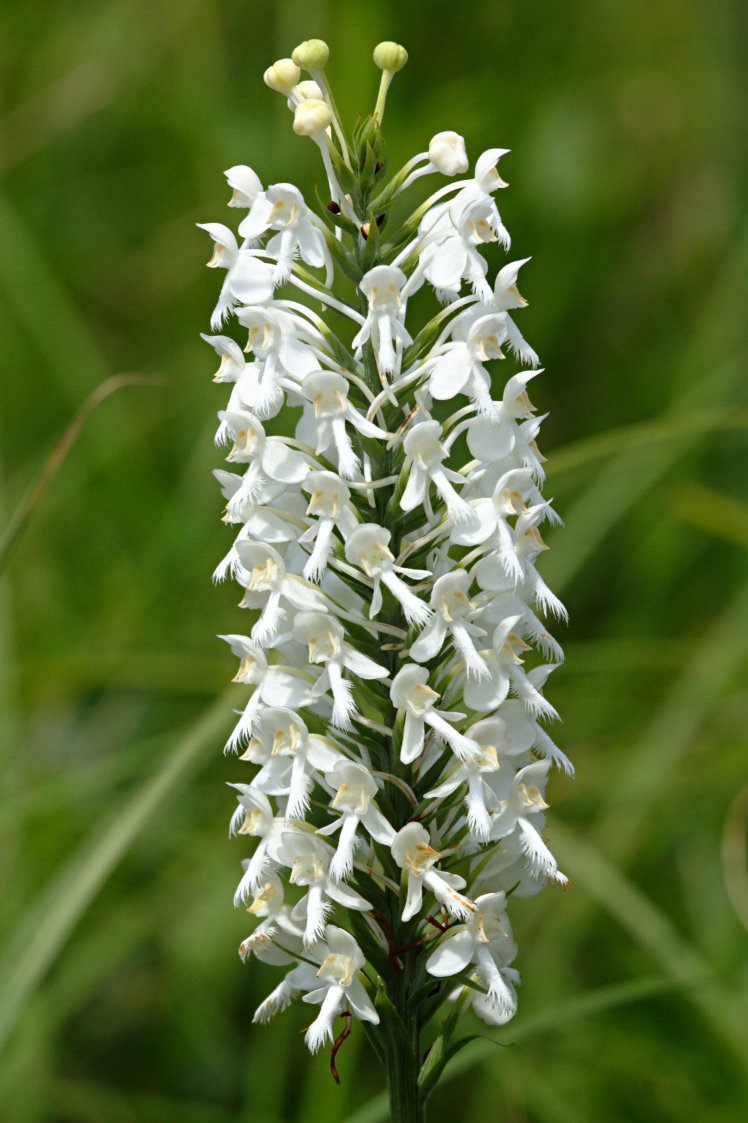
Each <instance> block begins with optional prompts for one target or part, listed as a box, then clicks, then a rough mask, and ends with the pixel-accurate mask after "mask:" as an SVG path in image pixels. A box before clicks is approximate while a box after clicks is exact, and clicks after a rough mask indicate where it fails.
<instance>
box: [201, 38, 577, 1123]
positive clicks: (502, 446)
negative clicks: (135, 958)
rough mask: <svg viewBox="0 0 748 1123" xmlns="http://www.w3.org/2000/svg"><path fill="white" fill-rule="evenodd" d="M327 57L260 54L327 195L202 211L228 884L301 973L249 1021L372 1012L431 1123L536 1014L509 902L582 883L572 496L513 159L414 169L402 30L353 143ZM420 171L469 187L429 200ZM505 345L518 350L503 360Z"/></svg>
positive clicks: (316, 43) (283, 191)
mask: <svg viewBox="0 0 748 1123" xmlns="http://www.w3.org/2000/svg"><path fill="white" fill-rule="evenodd" d="M327 57H328V49H327V47H326V45H325V44H324V43H323V42H321V41H320V40H310V41H308V42H306V43H302V44H301V45H300V46H299V47H298V48H297V49H296V50H295V51H294V52H293V57H292V59H281V60H280V61H279V62H276V63H275V64H274V65H273V66H271V67H270V68H269V70H268V71H266V73H265V82H266V83H267V85H268V86H270V87H271V88H272V89H274V90H276V91H278V92H279V93H281V94H282V95H283V96H284V97H285V98H287V102H288V107H289V109H290V110H291V112H292V114H293V128H294V131H295V132H296V133H297V134H299V135H301V136H308V137H310V138H311V140H312V141H314V143H315V144H316V145H317V146H318V148H319V151H320V155H321V158H322V163H323V168H324V174H325V186H324V189H323V191H322V192H321V193H320V191H317V192H316V193H314V194H313V195H312V196H311V197H308V199H307V200H305V199H304V198H303V197H302V194H301V192H300V191H299V189H298V188H297V187H295V186H293V185H292V184H289V183H276V184H273V185H271V186H268V187H263V185H262V183H261V182H260V180H259V178H258V176H257V174H256V173H255V172H254V171H253V170H252V169H250V168H249V167H247V166H245V165H238V166H235V167H232V168H230V169H229V170H228V171H227V172H226V178H227V180H228V183H229V185H230V187H231V188H232V189H233V195H232V197H231V199H230V202H229V206H231V207H234V208H238V209H239V210H240V211H244V212H245V213H244V215H243V217H242V218H241V221H240V222H239V225H238V237H237V236H235V235H234V233H233V232H232V231H231V230H230V229H229V228H228V227H227V226H225V225H223V224H220V223H207V224H205V225H204V227H203V229H205V230H206V231H207V233H208V235H209V236H210V238H211V239H212V240H213V242H214V245H215V251H214V254H213V258H212V260H211V261H210V263H209V264H210V265H211V266H213V267H217V268H219V269H223V270H225V279H224V281H223V285H222V288H221V291H220V296H219V299H218V303H217V306H216V308H215V311H214V313H213V317H212V321H211V324H212V328H213V331H214V332H215V333H218V332H220V330H221V327H222V325H223V324H224V323H225V322H226V321H228V320H232V321H235V326H236V328H237V332H236V334H238V335H239V336H240V338H241V341H240V342H237V341H236V339H234V338H233V336H229V335H223V334H212V335H205V336H204V337H203V338H204V339H205V340H206V342H207V343H208V344H209V345H210V346H211V347H212V348H213V349H214V350H215V352H216V353H217V355H218V356H219V358H220V365H219V368H218V372H217V374H216V375H215V380H216V381H217V382H223V383H228V384H229V385H230V394H229V399H228V403H227V405H226V408H225V410H222V411H221V412H220V413H219V415H218V417H219V422H220V424H219V428H218V433H217V442H218V443H220V444H226V445H228V446H230V452H229V453H228V456H227V458H226V459H227V461H228V462H229V465H230V470H229V471H216V473H215V475H216V477H217V479H218V482H219V484H220V487H221V491H222V493H223V497H224V499H225V502H226V507H225V514H224V516H223V518H224V521H225V522H226V523H228V524H231V525H233V526H235V527H238V533H237V535H236V538H235V540H234V543H233V545H232V546H231V548H230V549H229V551H228V553H227V555H226V557H225V558H224V559H223V561H222V562H221V563H220V565H219V566H218V568H217V570H216V574H215V576H216V578H217V579H224V578H230V579H232V580H234V581H236V582H238V584H239V585H240V586H241V587H242V589H243V590H244V592H243V596H242V599H241V602H240V607H241V608H243V609H245V610H246V611H245V613H244V617H243V618H244V620H245V621H246V622H245V624H244V626H243V627H242V628H241V630H240V632H238V633H237V634H232V635H225V636H222V637H221V638H222V639H223V640H225V641H226V643H227V644H228V645H229V646H230V648H231V651H232V652H233V654H234V655H235V656H236V658H237V659H238V660H239V668H238V671H237V673H236V675H235V678H234V681H235V682H237V683H241V684H246V685H247V686H249V687H250V693H249V695H248V697H247V698H246V700H245V702H244V704H243V708H242V709H241V710H240V712H239V719H238V721H237V723H236V727H235V729H234V731H233V733H232V734H231V737H230V739H229V742H228V745H227V750H228V751H230V752H233V753H238V754H239V759H240V760H241V761H243V762H245V767H246V768H247V775H245V776H244V778H243V779H242V780H241V782H238V783H236V784H234V785H233V786H234V788H235V789H236V796H237V807H236V810H235V813H234V815H233V817H232V820H231V833H232V834H237V835H240V836H241V837H242V839H243V840H244V842H245V845H247V856H246V857H245V859H244V861H243V875H242V877H241V880H240V882H239V885H238V888H237V890H236V897H235V902H236V904H237V905H244V906H245V907H246V909H247V912H248V914H249V915H250V917H251V918H253V920H255V921H256V922H257V923H256V925H255V926H254V928H253V930H252V931H251V932H250V933H249V934H248V935H247V936H246V938H245V939H244V940H243V942H242V944H241V946H240V955H241V957H242V959H244V960H249V959H251V958H252V957H256V958H257V959H258V960H260V961H262V962H264V963H268V964H272V965H274V966H276V967H277V968H278V969H279V970H280V971H281V972H282V976H281V978H280V981H279V982H278V985H277V986H276V987H275V988H274V990H273V991H272V992H271V994H269V995H268V997H267V998H266V999H265V1001H264V1002H262V1004H261V1005H260V1006H259V1008H258V1009H257V1011H256V1013H255V1015H254V1020H255V1021H256V1022H268V1021H270V1020H271V1019H272V1018H274V1017H275V1016H276V1015H277V1014H279V1013H280V1012H281V1011H283V1010H285V1009H286V1007H287V1006H288V1005H289V1004H290V1003H291V1002H292V1001H294V1000H296V999H300V1000H301V1001H302V1002H305V1003H309V1004H310V1006H311V1009H310V1019H309V1025H308V1028H307V1029H306V1032H305V1040H306V1043H307V1045H308V1046H309V1048H310V1049H311V1050H312V1051H313V1052H315V1051H317V1050H319V1049H320V1048H321V1047H322V1046H323V1045H325V1043H330V1044H332V1045H333V1059H332V1066H333V1073H334V1074H336V1072H335V1053H336V1052H337V1049H338V1048H339V1047H340V1045H341V1043H342V1041H343V1040H344V1039H345V1037H346V1035H347V1033H348V1030H349V1029H350V1024H351V1020H352V1019H358V1020H360V1021H361V1023H362V1024H363V1026H364V1029H365V1030H366V1032H367V1034H368V1036H369V1038H370V1040H371V1043H372V1046H373V1048H374V1050H375V1052H376V1054H377V1055H378V1056H379V1058H380V1059H381V1060H382V1062H383V1064H384V1065H385V1067H386V1071H387V1077H388V1084H389V1087H390V1096H391V1118H392V1119H393V1120H396V1121H402V1120H408V1121H409V1123H412V1121H414V1120H415V1121H418V1120H420V1119H423V1118H424V1110H425V1107H424V1105H425V1102H426V1099H427V1097H428V1095H429V1093H430V1091H431V1090H432V1089H433V1087H434V1084H435V1083H436V1080H437V1079H438V1077H439V1075H440V1072H441V1070H442V1069H443V1067H444V1065H445V1064H446V1062H447V1061H448V1059H449V1058H450V1056H452V1055H453V1054H454V1051H455V1049H456V1048H457V1047H459V1040H458V1039H457V1038H456V1037H455V1033H456V1027H457V1022H458V1018H459V1016H460V1015H461V1014H462V1013H463V1012H464V1011H465V1010H466V1009H468V1008H471V1009H472V1010H473V1011H474V1013H475V1014H477V1015H478V1017H479V1018H482V1019H483V1020H484V1021H485V1022H488V1023H489V1024H491V1025H494V1026H497V1025H503V1024H504V1023H506V1022H507V1021H508V1020H509V1019H510V1018H511V1017H512V1016H513V1014H514V1012H515V1009H516V1005H517V991H516V988H517V984H518V982H519V975H518V973H517V970H516V969H515V967H514V966H513V964H514V961H515V957H516V955H517V946H516V944H515V942H514V940H513V938H512V927H511V923H510V921H509V916H508V911H509V904H510V901H511V899H512V898H514V897H526V896H530V895H532V894H533V893H536V892H537V891H539V890H540V889H541V888H542V886H543V884H544V883H545V882H547V881H555V882H560V883H564V882H565V881H566V878H565V877H564V875H563V874H562V873H561V872H560V871H559V869H558V866H557V863H556V860H555V859H554V857H553V855H552V854H551V852H550V850H549V849H548V846H547V845H546V842H545V841H544V839H543V835H542V831H543V828H544V824H545V811H546V808H547V806H548V804H547V803H546V801H545V787H546V781H547V779H548V773H549V769H550V767H551V765H552V764H555V765H557V766H560V767H561V768H562V769H563V770H565V771H566V772H569V773H570V772H571V765H570V764H569V761H568V759H567V758H566V756H565V755H564V754H563V752H562V751H561V750H560V749H559V748H558V747H557V746H556V745H555V744H554V742H553V741H552V740H551V738H550V736H549V734H548V731H547V728H546V723H547V722H548V721H549V720H550V719H553V718H555V717H556V716H557V715H556V712H555V710H554V708H553V706H552V705H551V704H550V703H549V702H548V701H547V700H546V698H545V697H544V694H543V688H544V685H545V682H546V679H547V678H548V676H549V674H550V672H551V671H552V670H553V669H554V668H555V667H556V666H557V665H558V664H559V662H560V660H561V658H562V653H561V649H560V647H559V645H558V643H557V642H556V640H555V639H554V638H553V637H552V636H551V634H550V633H549V631H548V629H547V625H546V623H545V622H544V620H545V619H546V618H548V617H549V616H556V617H563V616H564V609H563V606H562V605H561V604H560V602H559V601H558V599H557V598H556V597H555V596H554V595H553V593H552V592H551V591H550V590H549V588H548V587H547V585H546V584H545V582H544V581H543V578H542V577H541V576H540V574H539V572H538V570H537V568H536V560H537V558H538V556H539V554H540V553H541V552H542V551H543V550H544V549H545V545H544V543H543V540H542V538H541V527H542V525H543V523H544V522H545V521H548V522H550V523H554V522H558V518H557V516H556V514H555V512H554V510H553V508H552V507H551V505H550V502H549V501H548V500H546V499H544V498H543V495H542V494H541V490H540V489H541V486H542V483H543V467H542V464H543V457H542V456H541V455H540V453H539V451H538V447H537V444H536V438H537V436H538V431H539V428H540V422H541V420H542V418H541V417H538V416H537V415H536V413H535V410H534V408H533V406H532V404H531V402H530V399H529V397H528V389H529V384H530V382H531V381H533V380H534V379H535V377H536V376H537V375H538V374H539V373H541V372H540V371H539V370H538V369H537V363H538V360H537V356H536V355H535V352H534V351H533V350H532V348H531V347H530V346H529V345H528V344H527V343H526V342H525V340H524V338H523V336H522V334H521V332H520V330H519V328H518V326H517V325H516V323H515V319H514V316H515V313H516V312H517V311H518V310H521V309H522V308H523V307H524V306H525V304H526V301H525V300H524V299H523V298H522V296H521V295H520V293H519V290H518V288H517V274H518V272H519V269H520V267H521V266H522V265H523V264H524V261H522V260H515V261H510V262H509V263H508V264H505V265H503V267H501V268H499V270H498V273H497V275H496V277H495V279H494V280H493V281H491V280H490V279H489V270H488V264H487V262H486V259H485V258H484V256H483V254H482V249H483V248H484V247H485V246H487V245H489V244H490V243H496V242H498V243H500V245H501V246H502V247H503V249H504V250H505V251H507V250H508V249H509V234H508V233H507V231H506V229H505V227H504V225H503V223H502V221H501V217H500V215H499V211H498V208H497V205H496V201H495V197H494V196H495V195H496V193H497V192H498V191H499V190H500V189H501V190H503V189H504V188H505V187H506V183H505V182H504V180H503V179H502V178H501V176H500V174H499V172H498V170H497V165H498V163H499V160H500V159H501V157H502V156H504V155H505V151H506V150H504V149H500V148H493V149H489V150H488V151H487V152H484V153H483V154H482V155H481V156H479V157H478V159H477V161H476V162H475V165H474V167H473V169H472V172H471V171H470V170H469V164H468V160H467V157H466V153H465V143H464V141H463V138H462V137H461V136H459V135H458V134H457V133H454V132H442V133H438V134H437V135H436V136H434V137H433V138H432V139H431V141H430V143H429V146H428V150H427V151H425V152H422V153H419V154H418V155H416V156H414V157H413V158H412V159H411V160H410V161H408V163H407V164H406V165H405V166H404V167H403V168H401V169H399V170H398V171H396V172H395V173H394V174H390V172H389V169H388V161H387V154H386V149H385V143H384V140H383V137H382V131H381V124H382V117H383V114H384V107H385V100H386V96H387V90H388V87H389V84H390V82H391V80H392V77H393V75H394V74H395V73H396V72H397V71H398V70H399V69H400V68H401V67H402V66H403V65H404V64H405V62H406V60H407V54H406V52H405V50H404V49H403V48H402V47H400V46H398V45H397V44H394V43H381V44H380V45H379V46H378V47H377V48H376V50H375V52H374V61H375V63H376V64H377V66H378V67H379V69H380V70H381V72H382V75H381V84H380V90H379V96H378V98H377V102H376V106H375V109H374V112H373V114H372V115H370V116H367V117H365V118H362V119H359V121H358V124H357V125H356V127H355V129H354V130H353V133H352V135H349V134H347V133H346V131H345V129H344V126H343V123H342V121H341V119H340V117H339V115H338V112H337V109H336V105H335V101H334V98H333V95H332V92H331V89H330V86H329V83H328V81H327V77H326V74H325V65H326V62H327ZM302 70H305V71H306V72H307V73H308V74H309V78H307V79H304V80H302ZM427 176H430V177H434V176H436V177H446V180H447V182H446V183H445V184H443V185H440V186H438V187H437V189H436V190H435V191H433V193H432V194H431V195H430V196H429V197H428V198H426V199H425V201H421V202H418V203H417V205H416V206H415V209H412V210H411V211H410V213H409V212H408V208H407V206H406V205H405V201H406V197H408V196H411V195H412V194H413V192H412V191H411V188H413V186H414V185H415V184H416V183H417V182H418V181H420V180H421V179H422V178H425V177H427ZM419 193H420V194H421V195H423V194H424V192H423V191H420V192H419ZM411 307H413V313H411V315H410V316H409V315H408V312H409V311H410V308H411ZM241 329H244V331H243V332H242V331H241ZM245 337H246V342H245ZM242 344H244V345H243V346H242ZM510 356H511V357H510ZM507 357H510V361H509V363H508V364H507V365H508V366H510V367H515V366H516V367H518V368H519V369H518V370H515V371H514V373H511V374H510V376H509V377H508V378H501V377H500V370H501V369H503V367H502V366H501V363H502V361H503V360H504V359H505V358H507ZM315 1007H317V1009H315ZM336 1019H337V1020H336ZM424 1054H425V1060H424V1059H423V1058H424Z"/></svg>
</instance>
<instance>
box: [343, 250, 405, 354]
mask: <svg viewBox="0 0 748 1123" xmlns="http://www.w3.org/2000/svg"><path fill="white" fill-rule="evenodd" d="M405 281H406V277H405V274H404V273H403V271H402V269H398V268H397V266H394V265H376V266H375V267H374V268H373V269H370V270H369V272H368V273H365V274H364V276H363V278H362V280H361V283H360V285H359V288H360V289H361V292H362V293H363V294H364V296H365V297H366V298H367V300H368V301H369V314H368V316H367V317H366V320H365V321H364V323H363V326H362V327H361V330H360V331H359V333H358V335H357V336H356V338H355V339H354V340H353V346H354V347H357V348H359V349H360V348H361V347H363V345H364V343H365V342H366V340H367V339H371V341H372V344H373V346H374V352H375V354H376V357H377V365H378V367H379V370H380V371H381V372H382V373H383V374H391V373H392V372H393V371H394V370H395V367H396V365H397V356H396V353H395V348H396V346H397V345H398V344H399V345H401V346H402V345H406V346H407V344H409V343H412V342H413V340H412V339H411V337H410V334H409V333H408V331H407V330H406V328H405V326H404V324H403V322H402V314H403V299H402V296H401V292H402V289H403V286H404V285H405Z"/></svg>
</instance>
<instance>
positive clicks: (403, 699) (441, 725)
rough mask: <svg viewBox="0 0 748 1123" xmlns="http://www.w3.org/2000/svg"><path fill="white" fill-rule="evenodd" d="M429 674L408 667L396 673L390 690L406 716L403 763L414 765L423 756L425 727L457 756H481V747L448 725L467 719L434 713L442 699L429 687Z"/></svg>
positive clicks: (411, 664) (408, 664) (455, 714)
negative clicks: (436, 703) (435, 707)
mask: <svg viewBox="0 0 748 1123" xmlns="http://www.w3.org/2000/svg"><path fill="white" fill-rule="evenodd" d="M428 678H429V673H428V671H427V670H426V668H425V667H420V666H419V665H418V664H417V663H407V664H406V665H405V666H404V667H401V669H400V670H399V671H398V672H397V674H396V675H395V677H394V678H393V680H392V686H391V687H390V698H391V700H392V704H393V706H395V708H396V709H397V710H398V711H399V712H402V713H403V715H404V723H403V737H402V744H401V746H400V760H401V761H402V762H403V764H412V763H413V761H414V760H417V759H418V757H419V756H420V755H421V753H422V752H423V748H424V738H425V736H426V728H425V727H426V726H427V725H428V726H429V727H430V728H431V729H433V731H434V733H435V734H436V735H437V737H438V738H439V739H440V740H441V741H446V743H447V744H448V745H449V747H450V748H451V749H452V751H453V752H454V753H455V755H456V756H458V757H460V758H466V757H472V756H475V755H476V754H477V753H478V752H479V746H478V745H477V744H476V743H475V741H471V740H470V738H469V737H464V736H463V735H462V734H461V733H458V732H457V730H456V729H454V728H453V727H452V726H451V725H450V724H449V722H450V721H455V720H459V719H460V718H463V717H464V716H465V715H464V714H461V713H452V712H450V711H447V710H437V709H434V703H435V702H436V699H437V698H438V697H439V695H438V694H437V692H436V691H435V690H432V689H431V687H430V686H429V685H428Z"/></svg>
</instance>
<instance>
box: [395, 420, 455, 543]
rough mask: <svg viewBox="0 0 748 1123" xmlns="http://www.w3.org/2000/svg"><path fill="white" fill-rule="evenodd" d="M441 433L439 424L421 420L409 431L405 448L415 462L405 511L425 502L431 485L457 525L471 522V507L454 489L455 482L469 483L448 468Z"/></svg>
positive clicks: (403, 503) (403, 500)
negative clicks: (444, 461) (440, 439)
mask: <svg viewBox="0 0 748 1123" xmlns="http://www.w3.org/2000/svg"><path fill="white" fill-rule="evenodd" d="M441 432H442V427H441V425H440V424H439V422H438V421H419V422H418V424H417V425H414V426H413V428H412V429H409V430H408V432H407V434H406V436H405V440H404V441H403V449H404V451H405V454H406V456H409V457H410V459H411V462H412V471H411V472H410V473H409V475H408V483H407V484H406V487H405V490H404V491H403V494H402V498H401V500H400V506H401V507H402V509H403V510H404V511H412V510H413V509H414V508H415V507H417V506H419V505H420V504H421V503H423V502H424V500H425V498H426V494H427V489H428V485H429V482H431V483H433V485H434V487H435V488H436V490H437V491H438V493H439V495H440V496H441V497H442V499H443V500H444V502H445V504H446V506H447V511H448V512H449V515H450V516H451V518H453V519H454V520H455V522H467V521H469V520H470V519H471V517H472V511H471V509H470V505H469V504H468V503H466V502H465V500H464V499H462V498H461V497H460V496H459V495H458V494H457V492H456V491H455V489H454V487H453V483H464V482H465V480H464V477H463V476H461V475H460V474H459V472H453V471H452V470H451V469H449V468H445V467H444V465H443V463H442V461H443V460H444V458H445V456H446V455H447V454H446V451H445V449H444V446H443V445H442V444H441V442H440V441H439V437H440V436H441Z"/></svg>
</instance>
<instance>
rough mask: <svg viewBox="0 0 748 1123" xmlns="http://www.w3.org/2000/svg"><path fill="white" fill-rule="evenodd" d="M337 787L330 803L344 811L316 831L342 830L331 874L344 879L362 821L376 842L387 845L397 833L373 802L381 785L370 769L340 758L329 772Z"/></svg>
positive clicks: (349, 869) (330, 831)
mask: <svg viewBox="0 0 748 1123" xmlns="http://www.w3.org/2000/svg"><path fill="white" fill-rule="evenodd" d="M326 780H327V783H328V784H329V785H330V787H331V788H334V789H335V796H334V798H333V800H332V803H331V804H330V807H331V808H333V809H334V810H335V811H340V812H342V814H341V815H340V817H339V818H338V819H335V820H334V821H333V822H332V823H328V824H327V826H325V827H320V828H319V829H318V830H317V834H322V835H330V834H334V833H335V832H336V831H338V830H339V831H340V838H339V839H338V848H337V850H336V851H335V854H334V856H333V859H332V861H331V862H330V875H331V876H332V877H335V878H338V879H339V880H342V879H343V878H346V877H348V876H349V874H350V872H351V870H352V869H353V855H354V852H355V849H356V846H357V844H358V839H357V838H356V831H357V830H358V826H359V824H361V825H362V826H363V828H364V830H366V831H367V832H368V833H369V835H370V836H371V838H373V839H374V841H375V842H382V843H384V844H385V845H386V846H389V844H390V843H391V842H392V839H393V838H394V835H395V830H394V827H392V825H391V824H390V823H389V822H388V821H387V819H385V817H384V815H383V814H382V812H381V811H380V810H379V808H378V807H376V805H375V804H373V803H372V799H373V798H374V796H375V795H376V794H377V791H378V790H379V789H378V785H377V782H376V780H375V779H374V777H373V776H372V775H371V773H370V772H369V770H368V769H367V768H365V767H364V766H363V765H362V764H358V763H357V762H356V761H354V760H341V761H339V762H338V763H337V764H336V765H335V767H334V768H333V769H332V770H331V771H330V772H328V774H327V776H326Z"/></svg>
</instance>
